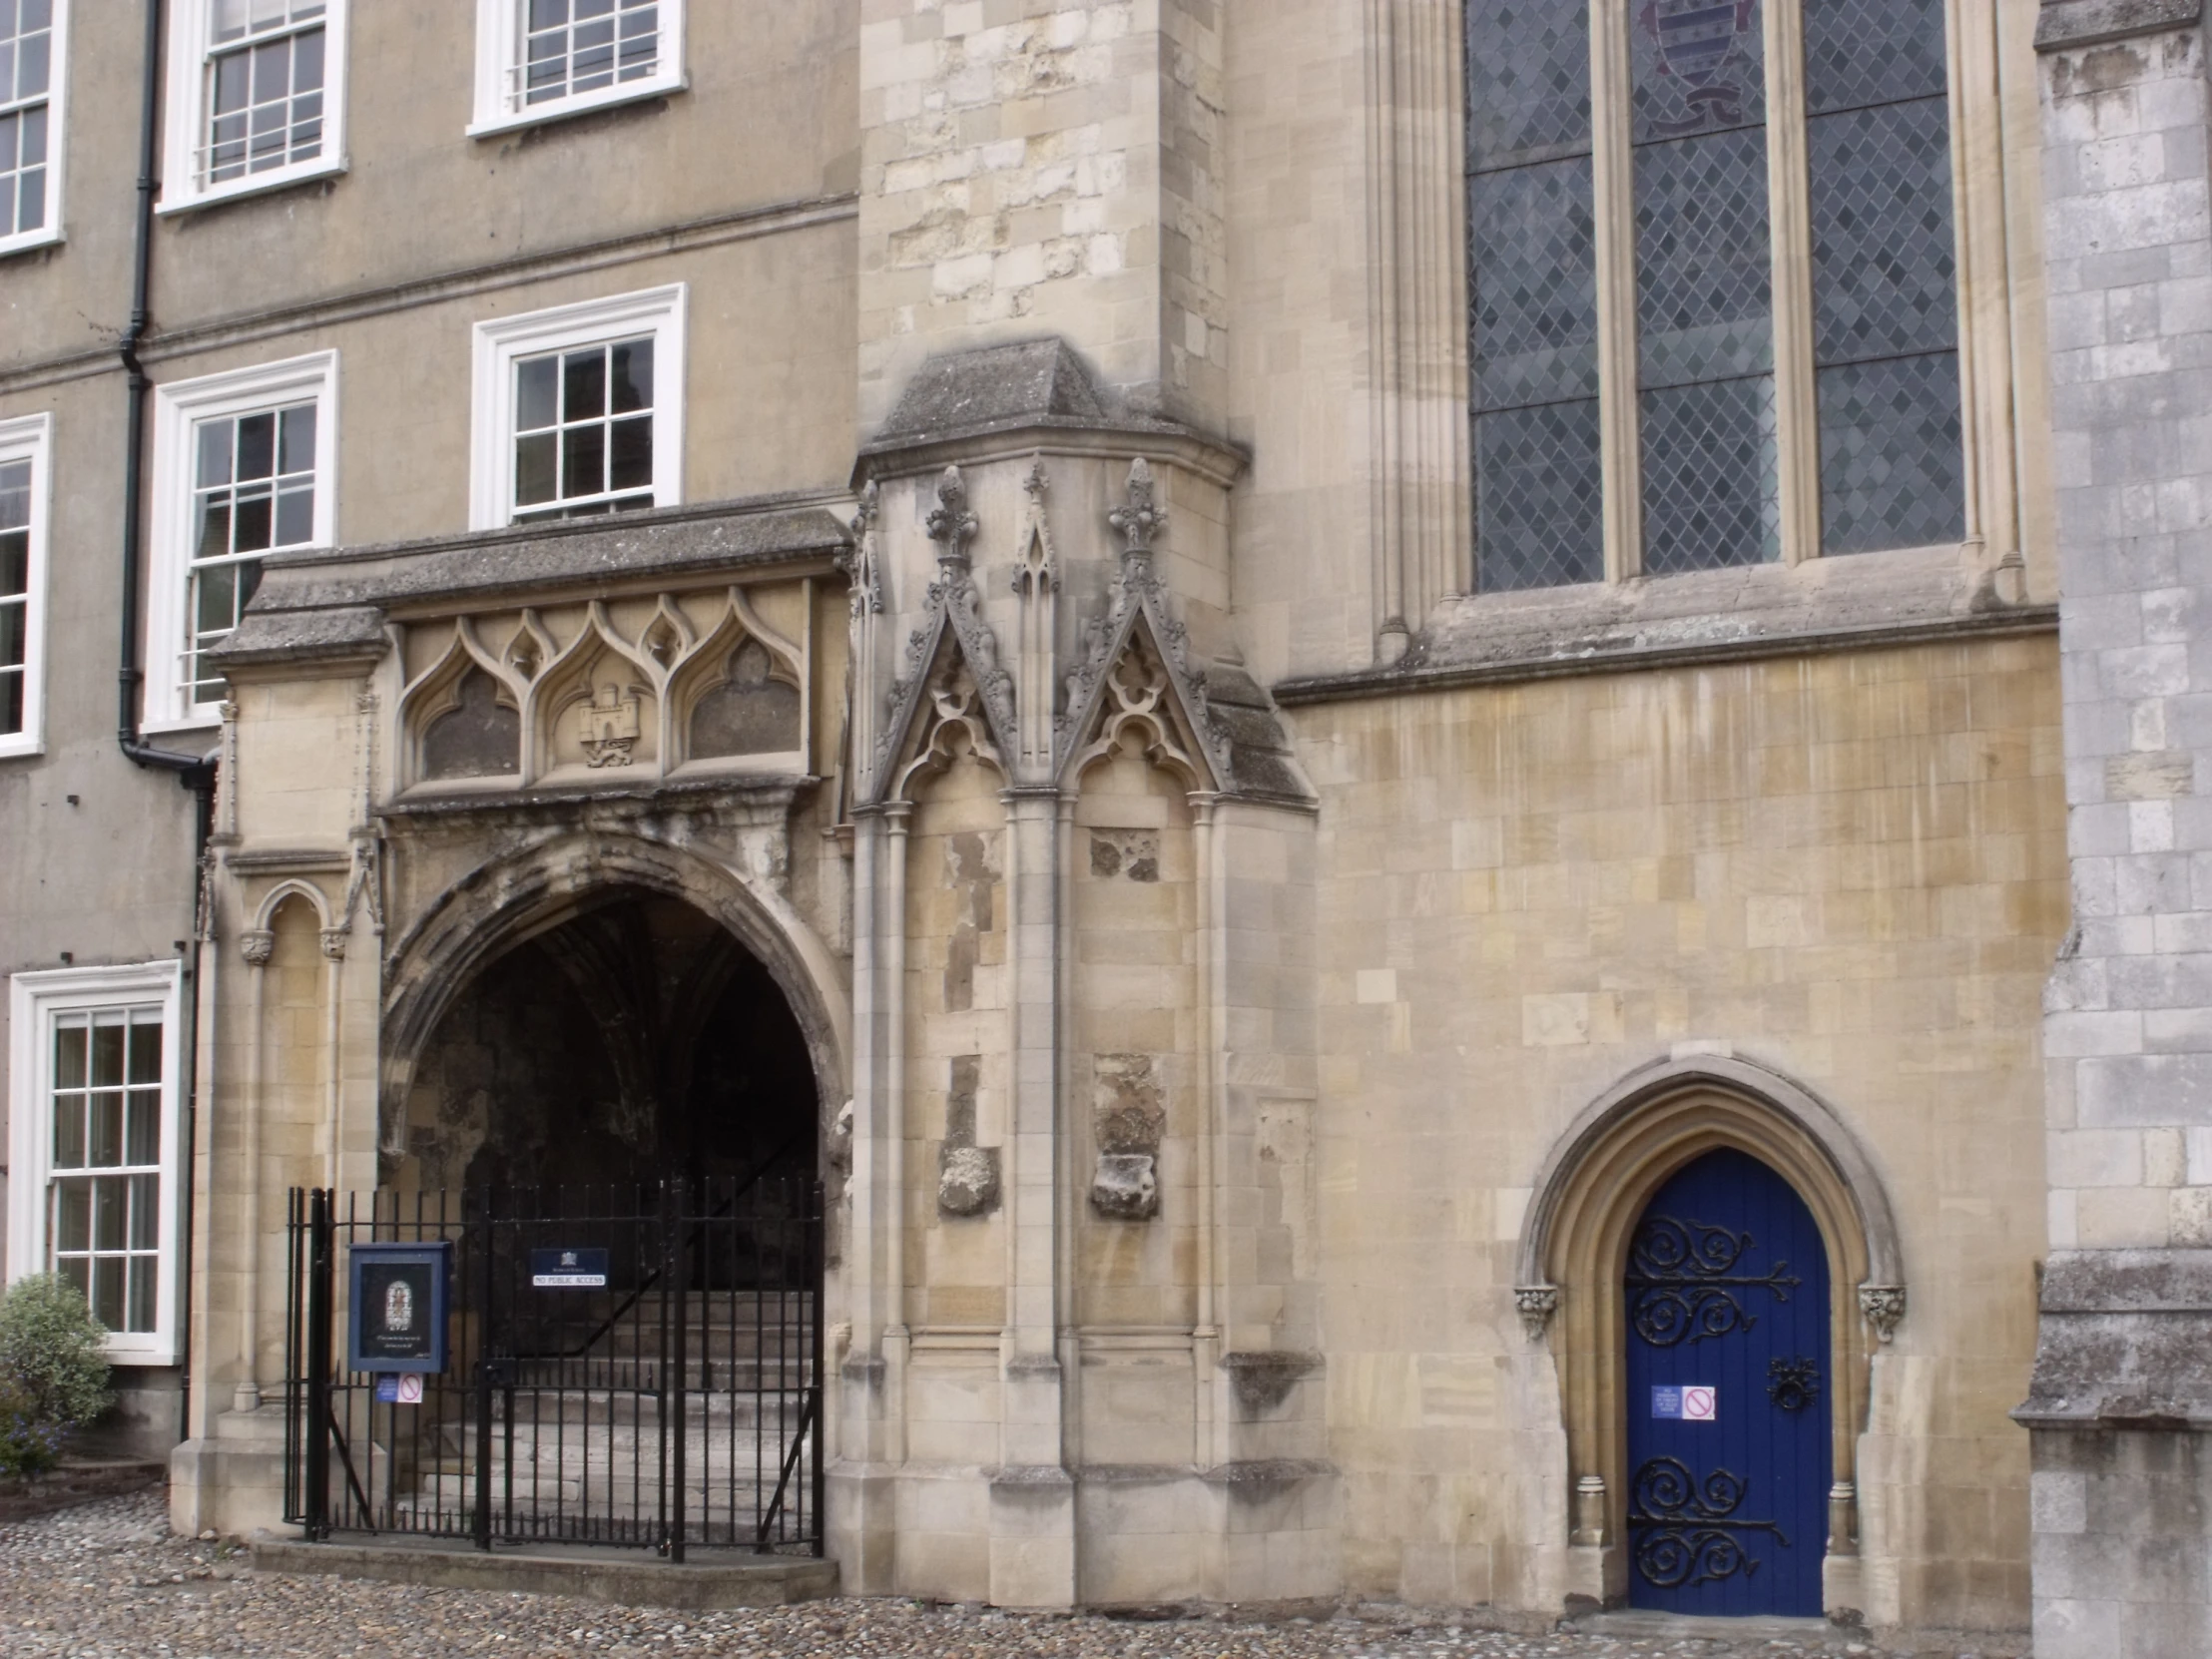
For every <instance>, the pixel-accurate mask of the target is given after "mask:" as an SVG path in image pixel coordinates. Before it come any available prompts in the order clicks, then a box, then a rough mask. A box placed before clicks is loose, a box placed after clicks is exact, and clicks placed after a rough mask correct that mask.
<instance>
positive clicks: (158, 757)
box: [115, 0, 216, 1440]
mask: <svg viewBox="0 0 2212 1659" xmlns="http://www.w3.org/2000/svg"><path fill="white" fill-rule="evenodd" d="M161 49H162V0H146V74H145V80H144V82H143V83H142V85H141V86H140V89H139V176H138V222H137V236H136V240H135V241H134V243H133V245H132V249H131V321H130V325H129V326H128V327H127V328H125V329H124V331H123V342H122V344H121V346H120V347H119V351H120V353H121V355H122V358H123V371H124V374H125V375H126V376H127V381H126V383H127V385H128V387H129V391H128V393H127V398H128V401H127V403H126V405H125V407H126V410H127V418H126V421H125V426H124V434H123V641H122V657H121V666H120V668H119V670H118V672H117V676H116V679H117V689H116V730H115V741H116V746H117V747H118V748H120V749H121V750H122V751H123V753H124V755H125V756H126V757H128V758H129V759H130V760H131V761H133V762H135V763H136V764H137V765H139V766H142V767H146V768H148V769H150V770H152V771H156V772H172V773H175V774H176V775H177V782H178V783H180V784H182V785H183V786H184V787H185V788H186V789H188V790H190V791H192V792H193V794H194V795H195V796H197V797H198V798H199V799H198V800H197V801H195V802H194V803H193V814H192V823H193V848H192V851H193V857H192V869H193V917H194V926H193V930H192V931H193V939H192V944H191V959H190V960H191V966H190V975H191V994H190V995H189V996H187V997H186V998H185V1033H184V1036H185V1042H184V1049H185V1052H184V1065H185V1074H186V1082H185V1125H186V1132H187V1133H186V1144H185V1169H184V1175H183V1181H184V1193H183V1200H184V1209H185V1229H184V1233H185V1237H184V1251H183V1260H182V1261H180V1262H179V1264H178V1269H179V1281H180V1286H181V1289H180V1293H179V1296H178V1299H177V1300H178V1338H179V1346H180V1348H181V1349H182V1350H183V1351H184V1353H185V1355H186V1361H185V1366H184V1380H183V1386H182V1388H181V1389H180V1390H179V1393H178V1401H177V1419H178V1420H177V1430H178V1432H177V1437H178V1438H179V1439H180V1440H181V1439H183V1438H185V1437H186V1435H187V1434H188V1433H189V1432H190V1430H191V1421H192V1417H191V1410H192V1361H191V1352H192V1349H191V1345H192V1293H191V1286H192V1179H193V1166H194V1164H195V1162H196V1154H197V1151H198V1137H199V1120H200V1076H199V1064H198V1062H199V1058H200V935H201V934H202V933H203V932H205V931H206V927H205V924H204V918H202V917H201V916H200V914H199V911H200V868H201V865H202V863H203V862H204V861H205V860H206V858H207V855H208V837H209V835H210V834H211V833H212V832H213V830H214V828H215V780H216V763H215V760H214V758H213V757H212V756H210V757H202V756H197V755H180V754H178V753H177V752H176V751H174V750H168V749H158V748H156V747H155V746H153V745H152V744H149V743H146V742H144V741H143V740H142V738H141V735H140V732H139V687H140V685H141V684H142V683H143V682H144V680H145V678H146V676H145V673H144V670H143V669H142V667H141V665H140V663H139V560H140V555H141V548H142V541H141V536H140V532H139V525H140V522H141V520H142V519H143V518H144V516H145V510H146V394H147V393H148V392H149V391H151V390H152V389H153V385H152V382H151V381H149V380H148V379H147V377H146V368H145V365H143V364H142V363H141V362H140V361H139V354H138V353H139V345H140V343H141V342H142V341H143V340H144V339H145V338H146V330H147V326H148V323H149V321H150V318H149V316H148V312H147V293H148V278H149V277H150V275H151V272H152V269H153V263H154V193H155V192H156V191H158V190H159V189H160V188H161V179H160V175H159V174H158V173H157V172H156V171H155V170H156V168H157V166H158V165H159V160H160V158H159V156H158V154H157V150H156V145H157V139H158V134H159V128H158V127H157V126H156V121H157V119H158V117H159V115H160V98H161V84H162V78H161Z"/></svg>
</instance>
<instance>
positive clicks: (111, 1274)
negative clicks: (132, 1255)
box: [92, 1256, 125, 1331]
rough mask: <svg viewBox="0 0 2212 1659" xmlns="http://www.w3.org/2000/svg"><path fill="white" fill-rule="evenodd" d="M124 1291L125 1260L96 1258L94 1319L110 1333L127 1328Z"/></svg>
mask: <svg viewBox="0 0 2212 1659" xmlns="http://www.w3.org/2000/svg"><path fill="white" fill-rule="evenodd" d="M123 1290H124V1263H123V1258H122V1257H120V1256H100V1257H95V1258H94V1259H93V1264H92V1317H93V1318H94V1319H96V1320H98V1321H99V1322H100V1323H101V1324H102V1325H104V1326H106V1327H107V1328H108V1329H109V1330H110V1331H121V1330H123V1329H124V1328H125V1314H124V1307H123Z"/></svg>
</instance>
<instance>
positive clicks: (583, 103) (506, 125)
mask: <svg viewBox="0 0 2212 1659" xmlns="http://www.w3.org/2000/svg"><path fill="white" fill-rule="evenodd" d="M528 3H529V0H476V116H475V119H474V120H473V121H471V122H470V123H469V124H468V128H467V132H468V136H469V137H470V138H482V137H485V136H487V135H489V134H492V133H507V132H512V131H514V130H515V129H516V128H518V127H535V126H537V125H538V124H539V123H540V122H545V121H558V120H560V119H561V118H562V117H564V116H571V115H578V114H581V113H582V112H583V111H585V110H600V109H605V108H607V107H608V106H609V105H613V104H634V103H636V102H638V101H639V100H640V99H644V98H660V97H664V96H666V95H667V94H669V93H672V92H682V91H683V90H684V89H685V88H686V87H687V86H689V85H690V84H691V83H690V81H689V80H688V79H687V78H686V75H685V69H684V34H685V30H684V12H685V0H660V7H661V62H660V69H659V71H658V72H657V73H656V74H653V75H651V76H648V77H646V78H645V79H643V80H638V81H618V82H616V83H615V84H614V85H613V86H611V87H601V88H599V89H598V90H597V91H594V92H585V93H577V94H575V95H573V96H571V97H568V98H559V99H554V100H552V101H550V102H548V103H544V104H522V103H520V102H519V101H518V100H517V99H516V97H515V96H514V93H513V90H512V81H513V78H514V77H515V75H516V74H517V73H518V72H519V71H520V70H521V68H522V67H523V64H522V40H523V18H524V15H525V13H524V8H525V7H526V6H527V5H528Z"/></svg>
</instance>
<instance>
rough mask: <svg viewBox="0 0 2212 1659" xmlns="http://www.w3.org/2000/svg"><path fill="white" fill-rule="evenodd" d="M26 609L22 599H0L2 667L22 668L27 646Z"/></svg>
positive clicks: (0, 653)
mask: <svg viewBox="0 0 2212 1659" xmlns="http://www.w3.org/2000/svg"><path fill="white" fill-rule="evenodd" d="M25 621H26V611H25V607H24V605H23V602H22V601H21V600H19V599H18V600H6V601H0V668H21V667H22V666H23V656H24V650H25V646H26V643H27V642H26V640H25V633H26V629H25Z"/></svg>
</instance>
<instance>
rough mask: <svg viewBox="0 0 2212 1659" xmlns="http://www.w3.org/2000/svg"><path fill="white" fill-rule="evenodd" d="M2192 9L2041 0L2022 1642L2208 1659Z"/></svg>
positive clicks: (2210, 1581)
mask: <svg viewBox="0 0 2212 1659" xmlns="http://www.w3.org/2000/svg"><path fill="white" fill-rule="evenodd" d="M2199 3H2200V0H2055V3H2046V4H2045V5H2044V7H2043V9H2042V16H2041V20H2040V26H2039V28H2038V31H2037V36H2036V43H2037V46H2038V47H2039V48H2040V50H2041V51H2042V54H2043V57H2042V83H2043V88H2042V90H2043V109H2044V163H2045V165H2044V173H2045V181H2046V189H2047V193H2048V199H2047V227H2048V245H2049V247H2048V253H2049V268H2048V279H2049V281H2048V285H2049V292H2050V296H2051V297H2050V318H2051V330H2052V336H2053V337H2052V342H2051V343H2052V365H2053V378H2054V381H2055V397H2054V414H2055V426H2056V440H2057V455H2058V468H2059V471H2058V480H2057V481H2058V492H2057V493H2058V504H2059V531H2060V549H2059V556H2060V563H2059V569H2060V590H2061V591H2060V617H2061V634H2060V641H2061V651H2062V657H2063V676H2064V687H2065V700H2066V704H2065V742H2066V789H2067V804H2068V809H2069V836H2068V839H2069V846H2070V851H2071V855H2072V881H2073V905H2074V929H2073V932H2072V933H2071V934H2070V935H2069V937H2068V938H2067V940H2066V942H2065V944H2064V945H2063V946H2062V947H2061V950H2060V954H2059V960H2058V963H2057V966H2056V968H2055V970H2054V971H2053V973H2052V975H2051V980H2050V985H2049V990H2048V993H2047V995H2046V998H2045V1009H2046V1011H2045V1017H2044V1026H2043V1042H2044V1052H2045V1056H2046V1061H2047V1068H2048V1069H2047V1076H2048V1087H2047V1123H2048V1136H2047V1151H2048V1157H2049V1180H2050V1217H2049V1225H2050V1235H2051V1241H2050V1242H2051V1246H2052V1254H2051V1257H2050V1260H2049V1263H2048V1265H2047V1269H2046V1272H2045V1275H2044V1280H2043V1287H2042V1298H2041V1304H2042V1305H2041V1324H2040V1340H2039V1346H2038V1352H2037V1356H2036V1363H2035V1373H2034V1380H2033V1383H2032V1387H2031V1391H2030V1396H2029V1398H2028V1400H2027V1402H2026V1403H2025V1404H2024V1405H2022V1406H2021V1407H2020V1409H2019V1410H2018V1412H2017V1413H2015V1414H2016V1415H2017V1417H2018V1418H2019V1420H2020V1421H2021V1422H2022V1423H2024V1424H2025V1425H2026V1426H2027V1427H2028V1428H2029V1429H2030V1431H2031V1432H2032V1435H2033V1442H2034V1444H2033V1454H2032V1455H2033V1470H2034V1472H2033V1508H2034V1514H2033V1526H2034V1556H2033V1560H2034V1569H2033V1570H2034V1584H2033V1589H2034V1621H2035V1651H2036V1653H2037V1655H2038V1659H2089V1656H2091V1655H2094V1656H2096V1659H2123V1656H2138V1655H2139V1656H2142V1659H2150V1656H2152V1655H2161V1656H2163V1655H2171V1654H2180V1653H2204V1652H2212V1547H2208V1544H2212V1454H2208V1442H2207V1440H2206V1438H2205V1437H2204V1434H2203V1432H2202V1431H2203V1430H2204V1429H2205V1428H2207V1427H2212V1367H2208V1366H2207V1365H2206V1363H2205V1356H2206V1355H2207V1354H2208V1353H2212V799H2207V798H2208V797H2212V641H2208V639H2207V636H2206V633H2205V629H2204V627H2203V626H2202V622H2203V619H2200V618H2198V617H2197V616H2196V614H2195V607H2196V605H2197V604H2198V603H2199V596H2200V595H2201V594H2203V593H2204V592H2206V591H2207V589H2208V587H2212V534H2208V519H2212V197H2208V194H2207V189H2206V168H2205V153H2206V131H2207V124H2208V120H2212V103H2208V100H2207V96H2206V86H2205V49H2204V39H2203V34H2202V30H2201V27H2200V17H2199Z"/></svg>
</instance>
